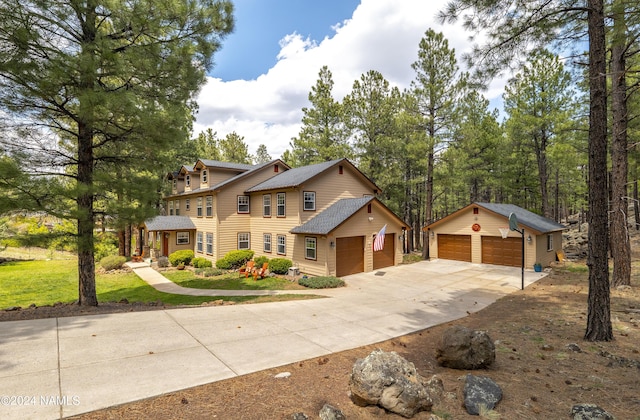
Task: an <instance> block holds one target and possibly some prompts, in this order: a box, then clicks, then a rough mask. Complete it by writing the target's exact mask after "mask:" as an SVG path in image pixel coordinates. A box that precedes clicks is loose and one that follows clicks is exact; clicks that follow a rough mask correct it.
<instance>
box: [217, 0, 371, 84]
mask: <svg viewBox="0 0 640 420" xmlns="http://www.w3.org/2000/svg"><path fill="white" fill-rule="evenodd" d="M233 4H234V7H235V19H236V26H235V31H234V32H233V33H232V34H231V35H229V36H228V37H227V38H226V39H225V41H224V44H223V46H222V49H221V50H220V51H219V52H218V53H216V55H215V63H216V65H215V67H214V68H213V71H212V72H211V73H210V75H211V76H213V77H219V78H220V79H222V80H224V81H230V80H237V79H255V78H257V77H258V76H260V75H261V74H264V73H266V72H267V70H269V68H271V67H272V66H274V65H275V64H276V62H277V59H276V57H277V55H278V52H280V44H279V42H280V40H281V39H282V38H284V37H285V36H286V35H288V34H292V33H298V34H300V35H302V36H303V37H305V38H306V37H310V38H311V39H317V40H322V39H323V38H325V37H326V36H330V35H333V30H332V29H331V28H332V27H333V26H334V25H335V24H336V23H337V22H342V21H344V20H345V19H349V18H350V17H351V15H352V14H353V11H354V10H355V9H356V6H358V5H359V4H360V0H293V1H292V0H268V1H265V0H234V1H233Z"/></svg>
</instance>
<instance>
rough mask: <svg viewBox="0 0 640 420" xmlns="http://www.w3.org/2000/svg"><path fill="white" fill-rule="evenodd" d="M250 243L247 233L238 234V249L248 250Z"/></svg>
mask: <svg viewBox="0 0 640 420" xmlns="http://www.w3.org/2000/svg"><path fill="white" fill-rule="evenodd" d="M249 248H251V243H250V241H249V234H248V233H238V249H249Z"/></svg>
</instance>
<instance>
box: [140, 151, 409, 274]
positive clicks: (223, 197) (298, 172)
mask: <svg viewBox="0 0 640 420" xmlns="http://www.w3.org/2000/svg"><path fill="white" fill-rule="evenodd" d="M169 180H170V182H171V183H172V191H171V194H170V195H168V196H167V197H165V198H164V201H165V209H166V215H164V216H157V217H155V218H153V219H150V220H147V221H146V222H145V223H144V224H143V226H142V228H143V229H144V233H143V235H142V236H143V238H144V239H143V241H144V242H145V244H144V246H145V249H147V250H148V251H150V253H151V256H152V257H157V256H160V255H169V254H171V253H172V252H174V251H176V250H180V249H192V250H193V251H194V253H195V255H196V257H205V258H208V259H210V260H212V261H214V262H215V261H216V260H218V259H220V258H222V257H223V256H224V255H225V254H226V253H227V252H229V251H232V250H236V249H251V250H253V251H254V252H255V255H256V256H261V255H264V256H267V257H268V258H275V257H280V258H287V259H290V260H292V261H293V263H294V267H297V268H298V269H299V270H300V271H301V272H303V273H308V274H311V275H322V276H324V275H334V276H345V275H349V274H354V273H359V272H366V271H372V270H377V269H379V268H382V267H387V266H391V265H396V264H399V263H400V262H401V261H402V239H403V235H404V233H405V232H406V230H407V229H408V228H409V226H408V225H406V224H405V223H404V222H403V221H402V220H401V219H399V218H398V217H397V216H396V215H395V214H394V213H393V212H392V211H391V210H390V209H389V208H387V207H386V206H385V205H384V204H383V203H382V202H381V201H380V200H378V199H377V198H376V194H378V193H379V192H380V189H379V188H378V187H377V186H376V185H375V184H374V183H373V182H372V181H371V180H370V179H369V178H367V177H366V176H365V175H364V174H363V173H362V172H360V170H359V169H358V168H356V167H355V165H353V164H352V163H351V162H350V161H349V160H347V159H338V160H332V161H329V162H323V163H319V164H316V165H309V166H304V167H300V168H291V167H289V166H288V165H287V164H285V163H284V162H283V161H281V160H279V159H276V160H273V161H271V162H268V163H264V164H259V165H245V164H235V163H229V162H219V161H213V160H207V159H200V160H198V161H197V162H196V163H195V164H194V165H193V166H182V167H181V168H180V169H179V170H178V171H176V172H172V173H171V174H169ZM384 226H386V228H385V235H384V238H385V240H384V248H383V249H382V250H380V251H376V252H374V251H373V241H374V238H375V236H376V235H377V234H378V233H379V232H380V230H381V229H382V228H383V227H384Z"/></svg>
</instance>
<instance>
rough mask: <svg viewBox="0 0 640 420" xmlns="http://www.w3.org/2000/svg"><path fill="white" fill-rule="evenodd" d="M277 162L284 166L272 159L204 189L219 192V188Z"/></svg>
mask: <svg viewBox="0 0 640 420" xmlns="http://www.w3.org/2000/svg"><path fill="white" fill-rule="evenodd" d="M277 162H281V163H283V164H284V162H282V161H281V160H280V159H274V160H272V161H271V162H266V163H261V164H259V165H254V166H252V167H251V169H250V170H248V171H246V172H243V173H241V174H238V175H236V176H234V177H231V178H229V179H226V180H224V181H222V182H220V183H218V184H216V185H212V186H211V187H209V188H206V190H210V191H215V190H219V189H221V188H223V187H225V186H227V185H229V184H231V183H234V182H236V181H237V180H239V179H242V178H244V177H247V176H249V175H251V174H254V173H256V172H258V171H260V170H261V169H263V168H265V167H267V166H271V165H274V164H275V163H277Z"/></svg>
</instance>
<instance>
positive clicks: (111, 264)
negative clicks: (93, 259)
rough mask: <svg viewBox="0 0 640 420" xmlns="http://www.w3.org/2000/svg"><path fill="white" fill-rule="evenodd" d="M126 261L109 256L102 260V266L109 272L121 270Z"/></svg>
mask: <svg viewBox="0 0 640 420" xmlns="http://www.w3.org/2000/svg"><path fill="white" fill-rule="evenodd" d="M126 261H127V258H126V257H122V256H119V255H109V256H106V257H104V258H103V259H101V260H100V266H101V267H102V268H104V269H105V270H107V271H111V270H119V269H121V268H122V265H123V264H124V263H125V262H126Z"/></svg>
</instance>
